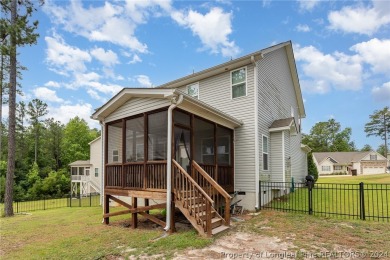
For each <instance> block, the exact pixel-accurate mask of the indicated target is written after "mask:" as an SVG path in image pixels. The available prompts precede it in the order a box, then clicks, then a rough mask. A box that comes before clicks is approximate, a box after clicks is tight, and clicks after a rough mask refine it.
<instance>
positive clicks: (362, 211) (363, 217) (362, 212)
mask: <svg viewBox="0 0 390 260" xmlns="http://www.w3.org/2000/svg"><path fill="white" fill-rule="evenodd" d="M359 193H360V196H359V198H360V219H361V220H366V209H365V205H364V183H363V182H361V183H359Z"/></svg>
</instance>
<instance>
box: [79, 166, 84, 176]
mask: <svg viewBox="0 0 390 260" xmlns="http://www.w3.org/2000/svg"><path fill="white" fill-rule="evenodd" d="M79 175H84V167H79Z"/></svg>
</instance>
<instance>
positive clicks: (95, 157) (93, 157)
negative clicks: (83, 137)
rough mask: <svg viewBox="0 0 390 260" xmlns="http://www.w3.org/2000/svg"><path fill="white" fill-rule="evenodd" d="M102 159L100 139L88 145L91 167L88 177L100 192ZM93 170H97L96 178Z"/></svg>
mask: <svg viewBox="0 0 390 260" xmlns="http://www.w3.org/2000/svg"><path fill="white" fill-rule="evenodd" d="M102 158H103V157H102V139H101V138H99V139H97V140H96V141H94V142H92V143H91V144H90V163H91V165H92V166H91V170H90V176H91V180H92V181H93V182H94V183H96V184H97V185H98V186H99V188H100V190H102V188H101V186H102V185H101V175H102ZM95 168H98V170H99V176H98V177H95Z"/></svg>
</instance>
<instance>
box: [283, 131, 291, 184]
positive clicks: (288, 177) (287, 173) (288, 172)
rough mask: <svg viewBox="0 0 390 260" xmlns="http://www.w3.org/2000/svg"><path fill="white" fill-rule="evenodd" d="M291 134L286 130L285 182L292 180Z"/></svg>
mask: <svg viewBox="0 0 390 260" xmlns="http://www.w3.org/2000/svg"><path fill="white" fill-rule="evenodd" d="M290 140H291V136H290V131H284V170H285V182H290V181H291V162H292V160H291V143H290Z"/></svg>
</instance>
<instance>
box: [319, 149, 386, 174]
mask: <svg viewBox="0 0 390 260" xmlns="http://www.w3.org/2000/svg"><path fill="white" fill-rule="evenodd" d="M313 159H314V163H315V164H316V166H317V169H318V174H319V175H329V174H352V173H353V172H354V171H356V174H357V175H360V174H381V173H386V165H387V160H386V157H384V156H382V155H381V154H379V153H377V152H375V151H369V152H326V153H313Z"/></svg>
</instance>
